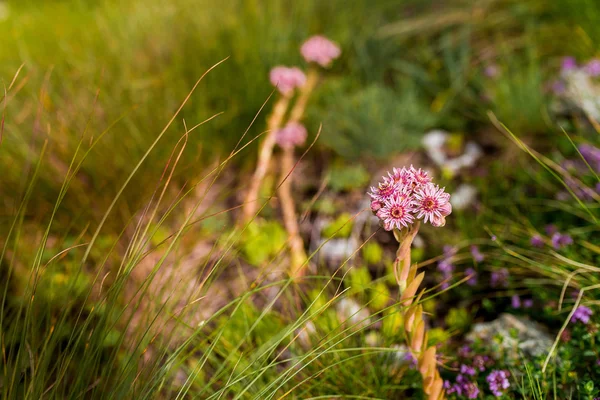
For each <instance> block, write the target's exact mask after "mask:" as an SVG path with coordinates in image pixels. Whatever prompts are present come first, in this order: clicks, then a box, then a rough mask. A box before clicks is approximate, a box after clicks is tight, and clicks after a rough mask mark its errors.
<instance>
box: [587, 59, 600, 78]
mask: <svg viewBox="0 0 600 400" xmlns="http://www.w3.org/2000/svg"><path fill="white" fill-rule="evenodd" d="M583 69H584V71H585V72H586V74H588V75H589V76H591V77H592V78H595V77H597V76H599V75H600V60H599V59H597V58H593V59H591V60H590V61H588V63H587V64H585V66H584V67H583Z"/></svg>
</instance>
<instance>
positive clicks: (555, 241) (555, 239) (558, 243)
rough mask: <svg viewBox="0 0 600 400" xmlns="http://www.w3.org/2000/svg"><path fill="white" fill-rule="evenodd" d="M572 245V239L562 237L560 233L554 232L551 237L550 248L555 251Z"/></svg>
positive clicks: (565, 236)
mask: <svg viewBox="0 0 600 400" xmlns="http://www.w3.org/2000/svg"><path fill="white" fill-rule="evenodd" d="M571 244H573V238H572V237H571V236H569V235H563V234H562V233H560V232H556V233H555V234H554V235H552V246H553V247H554V248H555V249H556V250H559V249H562V248H563V247H566V246H569V245H571Z"/></svg>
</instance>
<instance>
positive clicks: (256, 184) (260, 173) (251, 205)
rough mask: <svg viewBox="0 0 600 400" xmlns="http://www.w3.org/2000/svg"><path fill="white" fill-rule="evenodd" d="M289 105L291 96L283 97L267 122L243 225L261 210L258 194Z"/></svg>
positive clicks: (247, 195) (243, 209)
mask: <svg viewBox="0 0 600 400" xmlns="http://www.w3.org/2000/svg"><path fill="white" fill-rule="evenodd" d="M289 103H290V97H289V96H283V97H281V98H280V99H279V100H278V101H277V103H275V107H273V112H272V113H271V116H270V117H269V119H268V121H267V129H268V133H267V136H266V137H265V139H264V140H263V142H262V144H261V146H260V152H259V154H258V161H257V163H256V169H255V170H254V175H253V176H252V180H251V181H250V188H249V189H248V192H247V193H246V197H245V200H244V205H243V207H242V223H247V222H248V221H250V220H251V219H252V218H254V216H255V214H256V211H257V210H258V208H259V202H258V193H259V191H260V186H261V184H262V182H263V180H264V178H265V176H266V175H267V172H268V170H269V165H270V162H271V157H272V156H273V148H274V147H275V139H276V135H277V130H278V129H279V127H280V126H281V124H282V122H283V118H284V117H285V113H286V111H287V109H288V106H289Z"/></svg>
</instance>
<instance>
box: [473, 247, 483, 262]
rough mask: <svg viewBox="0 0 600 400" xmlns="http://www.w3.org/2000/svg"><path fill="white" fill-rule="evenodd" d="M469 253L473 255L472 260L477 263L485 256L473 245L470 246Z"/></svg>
mask: <svg viewBox="0 0 600 400" xmlns="http://www.w3.org/2000/svg"><path fill="white" fill-rule="evenodd" d="M471 255H472V256H473V260H475V262H478V263H480V262H482V261H483V260H484V259H485V256H484V255H483V254H482V253H481V252H480V251H479V247H477V246H475V245H473V246H471Z"/></svg>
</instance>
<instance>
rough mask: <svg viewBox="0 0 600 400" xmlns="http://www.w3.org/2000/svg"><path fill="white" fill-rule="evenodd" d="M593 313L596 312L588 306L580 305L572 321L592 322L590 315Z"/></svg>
mask: <svg viewBox="0 0 600 400" xmlns="http://www.w3.org/2000/svg"><path fill="white" fill-rule="evenodd" d="M592 314H594V313H593V312H592V310H590V309H589V308H588V307H586V306H579V307H577V309H576V310H575V313H574V314H573V316H572V317H571V322H581V323H582V324H587V323H588V322H590V317H591V316H592Z"/></svg>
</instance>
